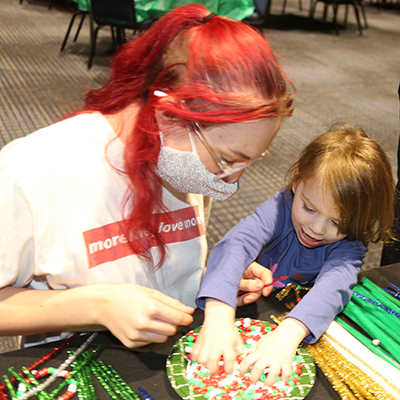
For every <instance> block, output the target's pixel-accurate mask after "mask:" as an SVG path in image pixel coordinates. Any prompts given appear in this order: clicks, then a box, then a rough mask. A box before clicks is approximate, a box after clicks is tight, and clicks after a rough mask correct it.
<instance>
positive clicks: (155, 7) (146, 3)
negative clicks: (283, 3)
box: [135, 0, 255, 22]
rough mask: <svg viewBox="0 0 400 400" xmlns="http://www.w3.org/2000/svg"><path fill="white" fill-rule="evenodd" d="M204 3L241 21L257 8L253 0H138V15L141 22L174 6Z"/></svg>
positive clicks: (222, 13)
mask: <svg viewBox="0 0 400 400" xmlns="http://www.w3.org/2000/svg"><path fill="white" fill-rule="evenodd" d="M194 3H195V4H196V3H197V4H202V5H203V6H204V7H206V8H208V9H209V10H210V11H211V12H214V13H215V14H217V15H224V16H226V17H229V18H232V19H235V20H238V21H241V20H242V19H244V18H247V17H249V16H250V15H251V14H252V13H253V12H254V10H255V8H254V1H253V0H198V1H193V0H136V1H135V6H136V17H137V21H138V22H141V21H143V20H145V19H149V18H155V17H158V16H160V15H162V14H164V13H166V12H168V11H170V10H172V9H174V8H177V7H180V6H183V5H187V4H194Z"/></svg>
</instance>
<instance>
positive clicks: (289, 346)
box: [191, 124, 394, 385]
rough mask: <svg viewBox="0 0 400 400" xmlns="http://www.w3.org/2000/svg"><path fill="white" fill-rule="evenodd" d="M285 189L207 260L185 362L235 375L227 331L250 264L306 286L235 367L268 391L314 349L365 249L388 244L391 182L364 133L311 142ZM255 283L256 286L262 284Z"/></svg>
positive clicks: (233, 339) (233, 336)
mask: <svg viewBox="0 0 400 400" xmlns="http://www.w3.org/2000/svg"><path fill="white" fill-rule="evenodd" d="M288 174H290V175H288V176H291V178H290V182H289V184H288V186H287V187H286V188H284V189H282V190H279V191H277V192H276V193H275V194H274V195H273V197H272V198H271V199H269V200H267V201H266V202H265V203H263V204H262V205H261V206H260V207H259V208H258V209H257V210H256V212H255V213H254V214H253V215H250V216H249V217H247V218H245V219H243V220H242V221H240V222H239V223H238V224H237V225H236V226H235V227H234V228H233V229H232V230H230V231H229V232H228V233H227V235H226V236H225V237H224V238H223V239H222V240H221V241H220V242H219V243H218V244H217V245H216V246H215V248H214V249H213V250H212V252H211V254H210V258H209V262H208V265H207V271H206V273H205V275H204V277H203V280H202V283H201V287H200V291H199V293H198V297H197V305H198V306H199V307H202V308H204V305H205V318H204V325H203V328H202V330H201V332H200V335H199V337H198V339H197V341H196V343H195V346H194V347H193V349H192V353H191V358H192V359H193V360H197V361H199V362H200V363H201V364H203V365H205V366H206V367H207V368H208V369H209V370H210V371H211V372H215V371H216V370H217V364H218V361H219V360H220V358H221V356H223V359H224V366H225V371H226V372H227V373H230V372H232V368H233V364H234V360H235V359H236V357H237V356H238V355H240V354H241V353H242V351H243V344H242V341H241V339H240V336H239V334H238V332H237V330H236V328H235V326H234V319H235V306H236V298H237V293H238V284H239V281H240V279H241V277H242V275H243V271H244V270H245V269H246V267H247V266H248V265H249V264H250V263H252V262H253V261H255V260H257V261H258V263H260V264H262V265H263V266H265V267H266V268H270V270H268V272H269V273H268V278H265V279H264V278H263V284H264V285H266V286H265V287H264V288H263V289H262V294H263V295H264V296H268V295H269V294H270V293H271V291H272V281H273V279H274V278H275V279H276V278H277V277H279V276H286V277H287V278H286V279H283V280H281V281H277V282H275V283H274V285H275V286H276V287H284V286H285V285H286V284H288V283H295V284H299V285H307V286H310V285H313V287H312V289H311V290H310V291H308V292H307V294H306V295H305V296H304V297H303V299H302V300H301V301H300V302H299V303H297V305H296V306H295V308H294V309H293V310H292V311H291V312H290V313H289V314H288V316H287V317H286V318H285V319H284V320H283V322H282V323H281V324H280V325H279V326H278V328H277V329H276V330H275V331H273V332H272V333H271V334H268V335H267V336H266V337H264V338H263V339H262V340H260V341H259V342H258V345H257V348H256V350H255V351H254V352H253V353H251V354H249V355H247V356H246V357H245V358H244V359H243V361H242V362H241V364H240V369H239V371H240V373H241V374H245V373H246V372H247V371H248V370H249V368H252V370H251V380H252V381H253V382H256V381H257V380H258V379H259V377H260V375H261V373H262V372H263V370H264V369H265V368H269V373H268V377H267V379H266V381H265V384H266V385H272V384H273V383H274V382H275V380H276V378H277V377H278V375H279V374H282V379H283V380H284V381H285V382H287V380H288V379H289V378H290V374H291V363H292V361H293V359H294V356H295V353H296V350H297V347H298V346H299V344H300V343H301V342H302V341H303V340H304V341H305V342H307V343H313V342H315V341H316V340H317V339H318V338H319V336H320V335H321V334H322V333H323V332H324V331H325V330H326V329H327V327H328V326H329V324H330V323H331V322H332V320H333V319H334V318H335V316H336V315H337V314H338V313H339V312H341V310H342V309H343V307H344V306H345V305H346V304H347V303H348V302H349V300H350V298H351V295H352V287H353V286H354V285H355V284H356V282H357V275H358V273H359V271H360V267H361V265H362V260H363V258H364V256H365V253H366V251H367V245H368V243H377V242H385V241H388V240H390V239H391V231H390V228H391V225H392V222H393V213H394V211H393V198H394V182H393V176H392V170H391V164H390V162H389V160H388V158H387V156H386V155H385V153H384V151H383V150H382V148H381V147H380V146H379V145H378V144H377V143H376V142H375V141H374V140H372V139H370V138H369V137H368V136H367V135H366V134H365V133H364V131H363V130H361V129H359V128H357V127H355V126H353V125H351V124H341V125H336V126H334V127H332V129H330V130H329V131H328V132H327V133H325V134H323V135H321V136H319V137H317V138H316V139H314V140H313V141H312V142H311V144H309V145H308V146H307V147H306V148H305V149H304V150H303V152H302V153H301V155H300V158H299V160H298V161H297V162H296V163H295V164H294V165H293V166H292V168H291V169H290V170H289V173H288ZM260 283H261V282H260Z"/></svg>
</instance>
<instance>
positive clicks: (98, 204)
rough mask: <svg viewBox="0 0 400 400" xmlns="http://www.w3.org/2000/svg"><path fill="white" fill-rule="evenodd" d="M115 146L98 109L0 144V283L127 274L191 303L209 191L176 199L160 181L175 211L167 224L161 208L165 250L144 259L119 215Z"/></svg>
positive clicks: (125, 278) (119, 279)
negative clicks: (155, 263)
mask: <svg viewBox="0 0 400 400" xmlns="http://www.w3.org/2000/svg"><path fill="white" fill-rule="evenodd" d="M122 151H123V145H122V142H121V141H120V140H119V138H118V137H117V136H116V134H115V132H114V131H113V129H112V127H111V126H110V125H109V123H108V122H107V120H106V119H105V118H104V117H103V116H102V115H101V114H99V113H93V114H82V115H78V116H75V117H73V118H70V119H67V120H64V121H62V122H59V123H56V124H54V125H51V126H49V127H47V128H44V129H41V130H39V131H37V132H34V133H32V134H30V135H29V136H27V137H25V138H21V139H17V140H14V141H13V142H11V143H9V144H8V145H7V146H5V147H4V148H3V149H2V150H1V152H0V261H1V267H0V268H1V274H0V287H5V286H8V285H12V286H16V287H28V288H34V289H66V288H71V287H76V286H82V285H89V284H96V283H127V282H129V283H136V284H140V285H143V286H146V287H150V288H155V289H158V290H160V291H161V292H163V293H165V294H167V295H169V296H171V297H174V298H176V299H178V300H180V301H182V302H183V303H185V304H187V305H190V306H195V296H196V293H197V291H198V288H199V283H200V278H201V275H202V271H203V268H204V264H205V258H206V253H207V243H206V237H205V227H206V220H207V218H208V212H209V207H208V206H206V207H205V205H204V204H205V202H206V203H208V202H207V199H205V198H204V197H203V196H202V195H195V194H187V195H184V196H183V197H184V199H183V200H182V198H181V199H178V198H176V197H175V196H174V195H173V194H172V193H170V192H169V191H168V190H166V189H164V188H163V201H164V204H165V205H166V206H167V208H168V210H169V212H170V213H171V215H172V217H173V218H172V220H173V223H167V222H166V221H167V220H166V219H165V218H163V217H161V222H160V226H159V229H160V231H161V232H163V235H164V240H165V241H166V243H167V259H166V261H165V262H164V263H163V265H162V266H161V267H159V268H158V269H154V268H152V267H151V266H150V267H149V266H148V265H147V264H145V263H144V262H143V261H142V260H141V259H140V258H139V257H137V255H135V254H132V250H131V247H130V246H129V243H128V240H129V238H127V237H126V236H127V235H124V233H123V231H122V230H121V227H120V224H119V222H120V221H121V220H122V204H123V200H124V195H125V192H126V189H127V183H126V182H127V181H126V177H125V175H124V174H121V173H119V172H117V171H116V170H115V168H112V166H113V167H116V168H119V169H122ZM111 165H112V166H111ZM163 215H165V214H163ZM132 235H134V233H132ZM152 252H153V256H154V258H155V260H156V261H157V257H158V252H157V251H154V249H152Z"/></svg>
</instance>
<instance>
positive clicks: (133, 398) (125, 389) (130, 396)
mask: <svg viewBox="0 0 400 400" xmlns="http://www.w3.org/2000/svg"><path fill="white" fill-rule="evenodd" d="M96 363H97V364H98V365H100V366H101V368H102V369H103V370H104V371H106V372H107V373H109V374H110V375H111V376H112V381H113V383H115V385H116V386H117V387H118V388H119V390H120V392H121V393H123V394H124V395H126V396H127V398H126V400H141V399H140V397H139V395H138V394H137V393H136V392H135V391H134V390H133V389H132V388H131V387H130V386H129V385H128V384H127V383H126V381H125V380H124V379H123V378H122V376H121V375H120V374H119V373H118V372H117V371H116V370H115V369H114V367H113V366H112V365H106V364H105V363H104V362H103V361H101V360H96Z"/></svg>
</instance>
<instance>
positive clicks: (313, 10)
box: [308, 0, 318, 19]
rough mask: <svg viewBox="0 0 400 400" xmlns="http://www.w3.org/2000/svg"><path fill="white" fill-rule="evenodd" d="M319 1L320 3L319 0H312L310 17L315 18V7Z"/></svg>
mask: <svg viewBox="0 0 400 400" xmlns="http://www.w3.org/2000/svg"><path fill="white" fill-rule="evenodd" d="M317 3H318V0H315V1H313V0H310V11H309V14H308V17H309V18H310V19H313V18H314V13H315V8H316V7H317Z"/></svg>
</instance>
